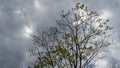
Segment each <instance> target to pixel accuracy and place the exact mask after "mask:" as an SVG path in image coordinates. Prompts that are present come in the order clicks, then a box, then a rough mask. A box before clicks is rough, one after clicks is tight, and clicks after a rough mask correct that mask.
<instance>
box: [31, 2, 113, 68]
mask: <svg viewBox="0 0 120 68" xmlns="http://www.w3.org/2000/svg"><path fill="white" fill-rule="evenodd" d="M107 22H109V20H103V19H100V17H99V14H98V13H97V12H96V11H92V10H89V9H88V8H87V6H85V5H84V4H80V3H77V4H76V7H75V8H72V9H71V10H69V11H68V12H67V13H65V12H64V11H62V13H61V19H59V20H56V26H55V27H51V28H50V29H48V30H47V31H43V32H38V33H37V34H35V35H33V36H32V37H33V41H34V43H35V45H36V46H35V48H33V50H32V54H33V55H37V57H38V58H37V60H36V62H35V64H34V68H65V67H66V68H78V67H79V68H87V66H88V65H89V64H90V63H92V60H93V59H94V58H95V56H96V55H97V54H98V53H99V52H100V51H101V50H102V49H104V48H105V47H106V46H108V45H110V42H108V40H107V33H108V32H109V31H110V30H111V29H112V27H111V26H109V25H107ZM29 68H30V67H29Z"/></svg>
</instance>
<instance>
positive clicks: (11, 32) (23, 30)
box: [0, 0, 120, 68]
mask: <svg viewBox="0 0 120 68" xmlns="http://www.w3.org/2000/svg"><path fill="white" fill-rule="evenodd" d="M78 1H79V0H0V68H27V67H26V66H27V62H29V61H30V60H31V59H30V57H29V56H28V55H27V54H28V49H29V48H31V46H32V45H33V44H32V41H31V37H30V36H29V34H30V33H33V32H34V30H35V29H36V28H39V30H41V31H42V30H44V29H46V27H48V26H52V25H53V24H54V20H56V19H58V18H59V14H60V12H61V10H66V11H67V10H68V9H71V8H72V7H74V6H75V3H77V2H78ZM80 2H81V3H84V4H85V5H87V6H88V7H89V8H90V9H93V10H97V11H99V12H100V13H101V16H103V18H109V19H110V24H111V25H113V27H114V30H113V36H114V38H113V41H115V40H117V41H116V42H117V44H115V45H114V46H110V47H109V51H110V53H106V55H109V56H111V57H112V58H114V60H115V62H117V63H118V62H119V60H120V57H119V56H120V53H119V52H120V45H119V42H120V41H119V37H120V30H119V27H120V0H81V1H80ZM111 57H109V59H110V58H111ZM105 60H107V61H109V62H111V60H108V57H106V58H105ZM105 60H102V61H100V62H104V63H107V62H106V61H105ZM102 68H103V67H102Z"/></svg>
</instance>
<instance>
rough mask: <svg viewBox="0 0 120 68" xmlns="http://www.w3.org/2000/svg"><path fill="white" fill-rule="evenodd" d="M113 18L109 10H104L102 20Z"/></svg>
mask: <svg viewBox="0 0 120 68" xmlns="http://www.w3.org/2000/svg"><path fill="white" fill-rule="evenodd" d="M111 17H112V13H111V12H110V11H109V10H102V13H101V15H100V18H101V19H109V18H111Z"/></svg>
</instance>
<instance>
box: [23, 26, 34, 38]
mask: <svg viewBox="0 0 120 68" xmlns="http://www.w3.org/2000/svg"><path fill="white" fill-rule="evenodd" d="M32 33H33V28H32V26H25V27H24V36H25V37H26V38H29V37H30V35H31V34H32Z"/></svg>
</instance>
